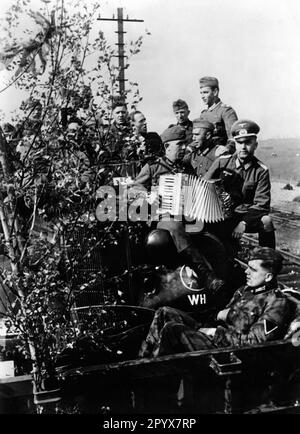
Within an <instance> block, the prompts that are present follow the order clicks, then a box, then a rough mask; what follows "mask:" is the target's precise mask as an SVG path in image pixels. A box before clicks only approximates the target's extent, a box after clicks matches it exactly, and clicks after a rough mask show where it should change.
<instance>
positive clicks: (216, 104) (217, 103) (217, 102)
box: [207, 98, 222, 112]
mask: <svg viewBox="0 0 300 434" xmlns="http://www.w3.org/2000/svg"><path fill="white" fill-rule="evenodd" d="M220 104H222V101H221V100H220V98H218V99H217V101H216V102H215V103H214V104H213V105H211V106H210V107H207V111H209V112H210V111H212V110H214V109H215V108H216V107H218V106H219V105H220Z"/></svg>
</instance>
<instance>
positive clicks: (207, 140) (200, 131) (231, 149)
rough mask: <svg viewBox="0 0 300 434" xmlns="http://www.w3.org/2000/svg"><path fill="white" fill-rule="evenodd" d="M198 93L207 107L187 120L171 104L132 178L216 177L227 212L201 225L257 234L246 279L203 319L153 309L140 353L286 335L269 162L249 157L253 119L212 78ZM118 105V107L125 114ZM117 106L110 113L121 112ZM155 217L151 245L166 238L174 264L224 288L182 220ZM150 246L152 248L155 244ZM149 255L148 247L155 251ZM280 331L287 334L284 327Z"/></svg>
mask: <svg viewBox="0 0 300 434" xmlns="http://www.w3.org/2000/svg"><path fill="white" fill-rule="evenodd" d="M199 84H200V94H201V96H202V99H203V102H204V103H205V104H206V105H207V108H206V109H205V110H203V111H202V112H201V114H200V116H199V118H197V119H195V120H194V121H193V122H191V121H190V120H189V108H188V104H187V103H186V102H185V101H183V100H181V99H179V100H177V101H175V102H174V103H173V110H174V114H175V116H176V119H177V123H176V124H172V125H170V126H169V127H168V128H167V129H166V130H165V131H164V132H163V133H162V134H161V136H160V137H161V141H162V144H163V148H162V155H161V156H159V157H158V158H155V159H151V160H149V161H148V162H146V163H145V165H144V166H143V167H142V168H141V170H140V172H139V173H138V174H137V176H136V177H135V179H134V185H135V186H139V185H140V186H143V187H146V188H148V189H150V188H151V187H152V186H153V185H157V184H158V182H159V178H160V176H161V175H164V174H168V173H172V174H175V173H178V172H181V173H194V174H196V175H197V176H198V177H200V178H203V179H204V180H212V179H221V181H222V184H223V187H224V189H225V192H226V194H227V195H228V200H229V202H230V204H231V205H230V206H231V210H232V213H231V214H230V216H229V217H228V218H226V219H225V221H222V222H220V223H213V224H207V225H206V226H205V230H208V231H209V232H211V233H213V234H214V235H216V236H217V237H218V239H219V240H221V242H222V243H224V245H225V246H228V245H230V244H232V243H234V242H235V241H238V240H239V239H240V238H241V237H242V235H243V234H244V233H246V232H251V233H258V241H259V247H257V248H255V249H254V250H253V251H252V252H251V254H250V258H249V262H248V268H247V269H246V284H244V285H243V286H242V287H240V288H239V289H238V290H237V291H236V292H234V294H233V297H232V298H231V299H230V301H229V302H228V303H227V304H226V305H225V306H223V308H222V309H221V310H219V309H218V310H217V311H215V314H214V317H213V318H210V322H209V324H206V323H205V322H203V321H201V316H200V320H199V318H197V320H196V319H195V317H194V316H190V315H189V314H188V313H187V312H183V311H182V310H178V309H174V308H173V307H170V306H163V307H159V308H158V309H157V310H156V313H155V316H154V319H153V322H152V324H151V326H150V330H149V333H148V335H147V337H146V339H145V340H144V341H143V343H142V346H141V349H140V353H139V355H140V357H152V356H159V355H165V354H171V353H175V352H182V351H193V350H199V349H207V348H216V347H220V346H221V347H224V346H232V345H234V346H240V345H247V344H256V343H261V342H265V341H268V340H274V339H279V338H283V337H284V335H286V336H289V335H290V334H291V333H292V331H291V329H290V330H289V331H288V324H289V323H290V321H291V318H293V315H294V314H295V306H294V305H293V304H291V303H290V302H289V300H288V299H287V297H286V295H284V293H283V292H282V290H281V289H280V288H279V286H278V283H277V275H278V273H279V272H280V270H281V268H282V262H283V258H282V256H281V255H280V253H279V252H278V251H276V250H275V232H274V226H273V223H272V219H271V217H270V215H269V212H270V202H271V183H270V175H269V171H268V168H267V167H266V166H265V164H263V163H262V162H261V161H260V160H259V159H258V158H256V156H255V150H256V148H257V146H258V141H257V136H258V133H259V131H260V127H259V126H258V124H257V123H256V122H254V121H252V120H249V119H238V117H237V114H236V112H235V111H234V109H233V108H231V107H229V106H227V105H225V104H224V103H222V101H221V100H220V98H219V83H218V80H217V79H216V78H214V77H203V78H201V79H200V80H199ZM125 110H126V109H125V107H124V109H122V111H123V115H124V114H125ZM120 111H121V109H120V107H119V109H116V111H115V115H116V116H117V115H118V114H119V115H120ZM131 120H132V124H133V126H134V128H135V130H136V133H137V135H139V134H140V135H143V137H144V138H145V137H146V131H147V130H146V119H145V116H144V115H143V114H142V113H141V112H135V113H133V114H132V115H131ZM168 217H169V218H168V219H167V220H163V219H162V220H161V221H158V223H157V228H156V230H153V231H152V232H151V233H150V234H149V236H148V240H147V246H148V248H149V250H150V251H152V252H153V251H154V252H158V251H159V249H163V248H164V245H165V244H166V243H170V242H172V243H173V244H174V245H175V247H176V252H177V254H178V256H179V257H180V258H181V263H186V264H189V265H190V267H191V269H193V270H194V272H195V273H196V275H197V278H198V281H197V283H198V289H199V290H200V291H201V290H202V289H204V288H205V289H206V290H209V291H211V292H215V293H217V294H218V293H221V292H222V291H226V281H224V280H223V279H222V278H219V277H218V275H217V274H216V273H215V271H214V269H213V267H210V266H209V264H208V263H207V261H206V259H205V257H204V255H203V254H202V252H201V246H199V245H197V244H196V243H195V242H194V240H193V237H192V236H191V235H190V234H189V233H188V232H187V224H186V223H185V222H182V221H177V220H176V218H173V217H174V216H168ZM155 248H156V250H155ZM154 254H155V253H154ZM286 333H287V334H286Z"/></svg>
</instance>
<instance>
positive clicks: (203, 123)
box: [193, 118, 215, 131]
mask: <svg viewBox="0 0 300 434" xmlns="http://www.w3.org/2000/svg"><path fill="white" fill-rule="evenodd" d="M193 127H196V128H197V127H198V128H205V129H206V130H209V131H213V130H214V129H215V126H214V124H213V123H212V122H209V121H207V120H206V119H201V118H197V119H194V120H193Z"/></svg>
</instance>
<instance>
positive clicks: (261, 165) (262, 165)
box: [257, 160, 269, 170]
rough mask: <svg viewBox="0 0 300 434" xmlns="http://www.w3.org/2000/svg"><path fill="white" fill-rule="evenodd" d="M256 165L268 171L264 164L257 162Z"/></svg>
mask: <svg viewBox="0 0 300 434" xmlns="http://www.w3.org/2000/svg"><path fill="white" fill-rule="evenodd" d="M257 164H258V165H259V166H260V167H262V168H263V169H264V170H269V169H268V167H267V166H266V165H265V164H264V163H262V162H261V161H260V160H257Z"/></svg>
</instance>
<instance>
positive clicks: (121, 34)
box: [97, 8, 144, 98]
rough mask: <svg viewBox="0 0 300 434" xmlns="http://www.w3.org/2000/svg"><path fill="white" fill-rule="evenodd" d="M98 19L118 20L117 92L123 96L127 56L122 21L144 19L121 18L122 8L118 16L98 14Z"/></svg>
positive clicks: (140, 21)
mask: <svg viewBox="0 0 300 434" xmlns="http://www.w3.org/2000/svg"><path fill="white" fill-rule="evenodd" d="M97 19H98V20H99V21H118V30H117V31H116V32H115V33H117V34H118V42H117V43H116V45H117V46H118V56H116V57H118V59H119V77H118V81H119V92H120V96H121V97H123V98H125V81H127V80H126V79H125V58H126V57H127V56H126V55H125V50H124V45H125V44H124V33H126V32H124V25H123V23H124V22H125V21H126V22H129V21H131V22H137V23H142V22H144V20H132V19H129V18H128V15H127V18H123V8H118V18H115V16H114V15H113V17H112V18H101V17H100V16H99V18H97Z"/></svg>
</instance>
